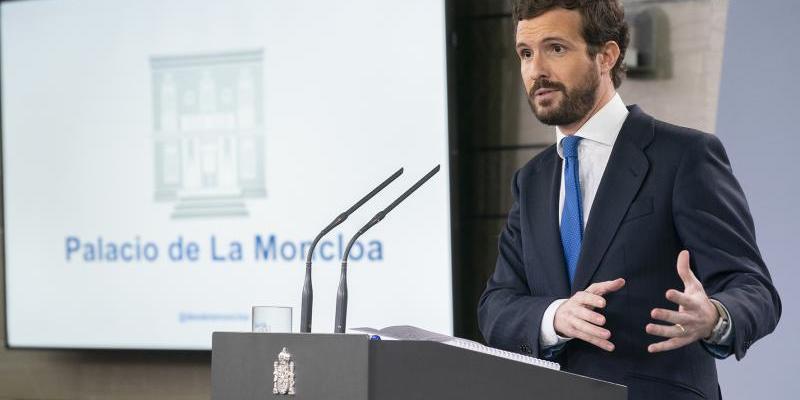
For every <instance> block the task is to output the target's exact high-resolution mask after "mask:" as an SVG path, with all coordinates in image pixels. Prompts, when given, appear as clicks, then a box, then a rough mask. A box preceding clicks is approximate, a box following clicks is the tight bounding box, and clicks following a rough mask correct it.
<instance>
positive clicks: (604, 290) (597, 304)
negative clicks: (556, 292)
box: [553, 278, 625, 351]
mask: <svg viewBox="0 0 800 400" xmlns="http://www.w3.org/2000/svg"><path fill="white" fill-rule="evenodd" d="M623 286H625V279H622V278H618V279H615V280H613V281H605V282H597V283H593V284H592V285H590V286H589V287H588V288H586V290H584V291H581V292H576V293H575V294H574V295H572V297H570V298H569V299H568V300H567V301H565V302H564V303H562V304H561V305H560V306H559V307H558V309H556V315H555V319H554V322H553V327H555V329H556V333H558V334H559V335H561V336H564V337H569V338H575V339H580V340H583V341H585V342H589V343H591V344H593V345H595V346H597V347H599V348H601V349H603V350H606V351H614V343H611V342H610V341H609V340H608V339H610V338H611V332H610V331H609V330H608V329H605V328H602V326H603V325H605V323H606V318H605V317H604V316H602V315H600V314H599V313H596V312H594V311H593V310H594V309H596V308H603V307H605V306H606V299H604V298H603V296H605V295H606V294H608V293H612V292H616V291H617V290H620V289H622V287H623Z"/></svg>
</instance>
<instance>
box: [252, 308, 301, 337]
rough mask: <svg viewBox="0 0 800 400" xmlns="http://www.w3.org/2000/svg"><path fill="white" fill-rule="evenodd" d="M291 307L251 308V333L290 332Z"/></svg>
mask: <svg viewBox="0 0 800 400" xmlns="http://www.w3.org/2000/svg"><path fill="white" fill-rule="evenodd" d="M291 331H292V307H281V306H253V332H287V333H288V332H291Z"/></svg>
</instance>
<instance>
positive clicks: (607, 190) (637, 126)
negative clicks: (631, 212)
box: [555, 106, 654, 293]
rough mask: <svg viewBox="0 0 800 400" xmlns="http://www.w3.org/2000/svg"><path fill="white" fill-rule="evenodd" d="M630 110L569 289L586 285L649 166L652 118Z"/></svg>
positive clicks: (587, 227)
mask: <svg viewBox="0 0 800 400" xmlns="http://www.w3.org/2000/svg"><path fill="white" fill-rule="evenodd" d="M629 110H630V113H629V114H628V118H627V119H626V120H625V123H624V124H623V125H622V129H621V130H620V133H619V136H618V137H617V140H616V143H614V148H613V149H612V151H611V156H610V158H609V160H608V165H607V166H606V170H605V172H604V174H603V178H602V179H601V180H600V187H599V188H598V191H597V195H596V196H595V199H594V203H593V204H592V209H591V212H590V213H589V221H588V222H587V224H586V229H585V230H584V235H583V244H582V247H581V255H580V257H579V259H578V266H577V270H576V272H575V282H573V285H572V293H575V292H577V291H579V290H584V289H585V288H586V287H587V286H588V284H589V282H590V281H591V279H592V277H593V276H594V274H595V272H596V271H597V268H598V267H599V266H600V262H601V261H602V259H603V256H604V255H605V254H606V251H607V250H608V247H609V245H610V244H611V241H612V240H613V238H614V235H615V234H616V232H617V230H618V229H619V225H620V223H621V222H622V219H623V217H624V216H625V213H626V212H627V211H628V207H629V206H630V204H631V202H632V201H633V199H634V198H635V197H636V193H638V191H639V188H640V187H641V185H642V182H643V181H644V178H645V176H646V175H647V171H648V169H649V168H650V163H649V161H648V160H647V156H646V155H645V154H644V148H645V147H647V145H648V144H649V143H650V141H651V140H652V139H653V134H654V132H653V118H652V117H650V116H649V115H647V114H645V113H643V112H642V111H641V110H640V109H639V108H638V107H637V106H631V107H629ZM556 190H559V189H556ZM557 195H558V193H556V196H557ZM556 199H558V197H556ZM556 201H558V200H556ZM556 207H557V205H556ZM555 215H558V209H556V214H555ZM562 258H563V253H562Z"/></svg>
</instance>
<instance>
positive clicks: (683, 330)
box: [675, 324, 686, 336]
mask: <svg viewBox="0 0 800 400" xmlns="http://www.w3.org/2000/svg"><path fill="white" fill-rule="evenodd" d="M675 326H677V327H678V328H680V330H681V336H683V335H685V334H686V328H684V327H683V325H681V324H675Z"/></svg>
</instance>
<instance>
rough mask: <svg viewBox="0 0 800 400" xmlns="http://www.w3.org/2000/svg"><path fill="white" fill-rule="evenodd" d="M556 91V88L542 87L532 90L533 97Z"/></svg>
mask: <svg viewBox="0 0 800 400" xmlns="http://www.w3.org/2000/svg"><path fill="white" fill-rule="evenodd" d="M557 91H558V89H544V88H542V89H537V90H536V91H535V92H533V96H534V97H540V96H547V95H549V94H551V93H555V92H557Z"/></svg>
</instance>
